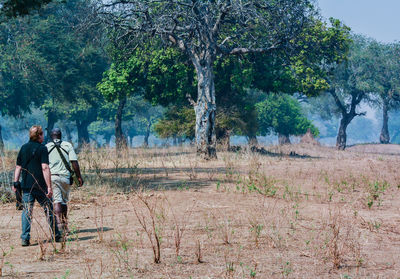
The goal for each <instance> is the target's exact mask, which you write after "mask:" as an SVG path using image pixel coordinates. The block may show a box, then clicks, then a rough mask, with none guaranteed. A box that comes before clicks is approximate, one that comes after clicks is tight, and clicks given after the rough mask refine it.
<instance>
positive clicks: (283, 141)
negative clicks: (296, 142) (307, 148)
mask: <svg viewBox="0 0 400 279" xmlns="http://www.w3.org/2000/svg"><path fill="white" fill-rule="evenodd" d="M278 142H279V145H284V144H290V138H289V136H287V135H283V134H278Z"/></svg>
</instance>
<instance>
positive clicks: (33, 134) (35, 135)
mask: <svg viewBox="0 0 400 279" xmlns="http://www.w3.org/2000/svg"><path fill="white" fill-rule="evenodd" d="M41 135H43V129H42V126H39V125H34V126H32V127H31V128H30V129H29V139H30V140H31V141H39V137H40V136H41Z"/></svg>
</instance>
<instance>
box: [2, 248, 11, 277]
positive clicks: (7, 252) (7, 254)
mask: <svg viewBox="0 0 400 279" xmlns="http://www.w3.org/2000/svg"><path fill="white" fill-rule="evenodd" d="M13 250H14V247H13V246H11V247H10V248H9V249H8V250H4V249H3V248H1V259H0V277H2V276H3V268H4V265H8V266H10V267H11V269H12V268H13V266H12V265H11V264H10V263H9V262H6V261H5V259H6V258H7V257H8V256H10V255H11V252H12V251H13Z"/></svg>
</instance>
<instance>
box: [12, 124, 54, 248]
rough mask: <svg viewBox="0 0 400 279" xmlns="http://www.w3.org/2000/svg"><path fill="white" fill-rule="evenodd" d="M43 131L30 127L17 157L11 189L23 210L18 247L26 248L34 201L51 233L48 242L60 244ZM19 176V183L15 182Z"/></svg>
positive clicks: (37, 127) (40, 128)
mask: <svg viewBox="0 0 400 279" xmlns="http://www.w3.org/2000/svg"><path fill="white" fill-rule="evenodd" d="M43 140H44V136H43V130H42V127H40V126H32V127H31V128H30V129H29V142H28V143H26V144H24V145H23V146H22V147H21V149H20V151H19V153H18V157H17V164H16V167H15V173H14V185H13V190H14V191H16V188H19V187H20V188H21V189H22V203H23V207H24V208H23V211H22V216H21V222H22V234H21V239H22V246H29V244H30V237H31V235H30V231H31V223H32V210H33V205H34V202H35V200H37V201H38V202H39V204H40V205H41V206H42V207H43V209H44V211H45V214H46V216H47V217H48V223H49V225H50V229H51V231H52V239H54V240H55V241H56V242H61V241H62V236H61V234H60V231H59V230H58V228H57V225H56V222H55V218H54V215H53V203H52V199H51V198H52V195H53V190H52V186H51V179H50V168H49V155H48V153H47V148H46V146H44V145H43V144H42V143H43ZM21 175H22V183H20V182H19V179H20V176H21Z"/></svg>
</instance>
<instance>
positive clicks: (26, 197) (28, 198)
mask: <svg viewBox="0 0 400 279" xmlns="http://www.w3.org/2000/svg"><path fill="white" fill-rule="evenodd" d="M34 202H35V198H34V197H33V195H32V194H31V193H30V192H23V194H22V204H23V206H24V208H23V211H22V215H21V223H22V234H21V239H22V242H23V244H24V243H25V244H27V245H29V241H30V239H31V224H32V210H33V203H34ZM24 246H26V245H24Z"/></svg>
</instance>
